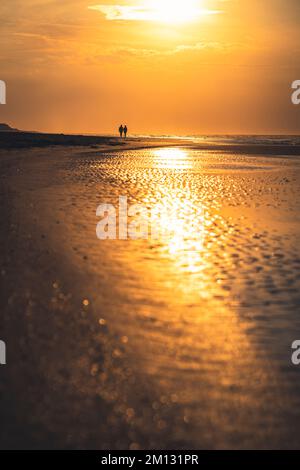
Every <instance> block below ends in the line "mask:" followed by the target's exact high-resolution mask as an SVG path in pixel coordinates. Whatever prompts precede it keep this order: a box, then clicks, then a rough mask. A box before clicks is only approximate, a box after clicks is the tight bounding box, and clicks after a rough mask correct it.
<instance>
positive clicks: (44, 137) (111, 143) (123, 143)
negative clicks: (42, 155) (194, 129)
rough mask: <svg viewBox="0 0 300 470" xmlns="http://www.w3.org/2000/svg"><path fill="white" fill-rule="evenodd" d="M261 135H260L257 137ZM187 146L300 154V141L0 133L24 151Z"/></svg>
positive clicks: (2, 145) (4, 146)
mask: <svg viewBox="0 0 300 470" xmlns="http://www.w3.org/2000/svg"><path fill="white" fill-rule="evenodd" d="M257 137H259V136H257ZM183 146H184V147H186V148H189V149H191V150H200V151H216V152H225V153H226V152H230V153H232V152H235V153H237V154H249V155H275V156H276V155H281V156H283V155H286V156H289V155H290V156H300V144H298V143H296V144H288V143H282V142H278V143H275V142H274V141H273V142H270V143H265V142H264V143H262V142H260V141H259V140H258V141H257V142H253V143H249V142H244V143H241V142H228V143H226V142H225V143H224V141H220V142H213V141H208V142H204V143H203V142H199V141H197V138H195V139H194V140H193V139H192V138H184V137H182V138H172V137H165V138H164V137H128V138H127V139H120V138H119V137H109V136H107V137H106V136H86V135H67V134H43V133H34V132H22V131H17V132H13V131H9V132H6V131H2V132H0V150H4V151H5V150H18V149H20V150H24V149H32V148H49V147H55V148H58V147H62V148H67V147H69V148H71V147H74V148H78V149H83V148H84V149H88V150H89V151H91V153H92V154H97V153H98V152H100V153H103V152H105V153H110V152H115V151H127V150H142V149H148V148H160V147H183Z"/></svg>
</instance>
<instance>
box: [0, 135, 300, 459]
mask: <svg viewBox="0 0 300 470" xmlns="http://www.w3.org/2000/svg"><path fill="white" fill-rule="evenodd" d="M21 134H22V135H21ZM0 175H1V182H2V184H1V188H2V189H1V232H0V233H1V235H0V244H1V253H2V257H1V266H0V271H1V283H2V286H3V287H2V293H1V312H2V313H1V319H0V333H1V334H0V339H1V340H4V341H5V343H6V345H7V365H6V366H3V367H2V366H1V368H0V377H1V381H0V396H1V401H0V420H1V423H4V424H3V426H1V430H0V447H1V448H5V449H7V448H16V449H18V448H26V449H44V448H51V449H52V448H60V449H111V450H114V449H131V450H136V449H253V448H256V449H279V448H281V449H299V448H300V368H299V367H296V366H295V365H293V364H292V362H291V345H292V343H293V341H294V340H297V339H299V338H300V317H299V307H300V289H299V287H300V256H299V242H300V216H299V202H300V188H299V177H300V143H299V138H293V137H287V138H281V139H277V140H276V139H275V138H274V139H273V138H268V139H266V138H257V139H255V138H250V137H249V138H232V139H220V140H219V141H218V139H210V138H207V139H206V140H203V139H197V138H181V139H180V138H175V137H170V138H151V137H148V138H145V137H136V138H134V139H128V140H127V141H126V142H125V141H120V139H117V138H115V137H91V136H84V137H83V136H75V137H74V136H65V137H62V136H60V137H58V136H55V135H52V136H50V137H49V135H48V136H46V137H45V136H42V137H41V135H40V134H36V135H35V134H30V135H28V134H23V133H20V134H19V133H2V135H0ZM120 196H126V197H127V199H128V204H129V205H132V204H137V203H139V204H142V205H143V206H145V207H147V208H148V209H149V210H150V209H151V207H152V206H153V205H155V204H159V203H163V204H164V205H165V206H166V207H168V208H170V210H171V212H172V213H174V212H175V213H176V214H177V224H178V225H176V227H175V230H174V235H173V236H172V237H170V238H169V239H163V238H162V239H158V240H153V239H151V237H150V238H149V239H147V240H146V239H144V240H132V239H127V240H120V239H116V240H99V239H98V238H97V236H96V226H97V223H98V222H99V217H97V216H96V210H97V207H98V206H99V205H100V204H103V203H105V204H112V205H114V206H115V207H117V205H118V203H119V197H120ZM198 211H199V212H198ZM199 214H200V220H201V224H200V225H198V229H195V227H194V225H193V216H195V217H198V216H199ZM163 223H164V224H165V225H166V226H167V227H170V226H171V225H172V224H173V223H174V221H173V220H164V221H163ZM178 227H179V228H180V230H178ZM181 229H182V230H181ZM181 235H182V236H181Z"/></svg>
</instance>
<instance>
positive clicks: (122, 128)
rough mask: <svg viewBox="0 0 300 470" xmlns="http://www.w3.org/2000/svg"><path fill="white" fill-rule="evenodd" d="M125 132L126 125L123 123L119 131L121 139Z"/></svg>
mask: <svg viewBox="0 0 300 470" xmlns="http://www.w3.org/2000/svg"><path fill="white" fill-rule="evenodd" d="M123 132H124V127H123V125H122V124H121V125H120V127H119V133H120V137H121V139H122V137H123Z"/></svg>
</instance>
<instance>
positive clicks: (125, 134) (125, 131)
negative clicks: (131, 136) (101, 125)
mask: <svg viewBox="0 0 300 470" xmlns="http://www.w3.org/2000/svg"><path fill="white" fill-rule="evenodd" d="M123 132H124V136H125V139H126V137H127V132H128V129H127V126H126V125H125V127H124V129H123Z"/></svg>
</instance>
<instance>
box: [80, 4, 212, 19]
mask: <svg viewBox="0 0 300 470" xmlns="http://www.w3.org/2000/svg"><path fill="white" fill-rule="evenodd" d="M89 9H90V10H97V11H100V12H101V13H103V14H104V15H105V17H106V19H107V20H112V21H113V20H119V21H120V20H124V21H153V22H161V23H171V24H172V23H173V24H175V23H188V22H192V21H196V20H199V19H200V18H202V17H205V16H207V15H213V14H217V13H219V11H216V10H208V9H205V8H203V2H202V0H143V1H140V2H138V3H137V5H93V6H90V7H89Z"/></svg>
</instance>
